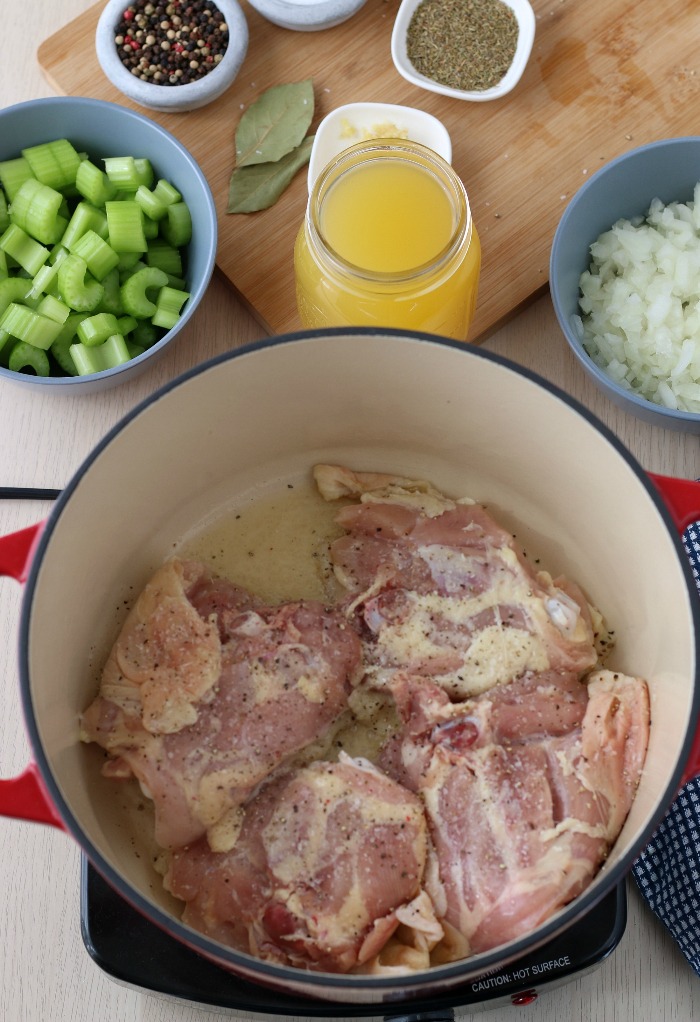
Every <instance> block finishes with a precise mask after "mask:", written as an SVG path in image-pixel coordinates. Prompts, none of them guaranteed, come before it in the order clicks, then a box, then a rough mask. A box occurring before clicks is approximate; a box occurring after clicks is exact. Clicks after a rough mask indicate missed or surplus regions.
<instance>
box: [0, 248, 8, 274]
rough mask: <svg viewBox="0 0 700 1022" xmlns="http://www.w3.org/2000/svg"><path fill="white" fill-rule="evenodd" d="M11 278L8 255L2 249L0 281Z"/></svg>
mask: <svg viewBox="0 0 700 1022" xmlns="http://www.w3.org/2000/svg"><path fill="white" fill-rule="evenodd" d="M9 276H10V271H9V270H8V268H7V255H6V253H5V252H3V250H2V249H1V248H0V280H7V278H8V277H9Z"/></svg>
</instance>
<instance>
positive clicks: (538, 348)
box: [0, 0, 700, 1022]
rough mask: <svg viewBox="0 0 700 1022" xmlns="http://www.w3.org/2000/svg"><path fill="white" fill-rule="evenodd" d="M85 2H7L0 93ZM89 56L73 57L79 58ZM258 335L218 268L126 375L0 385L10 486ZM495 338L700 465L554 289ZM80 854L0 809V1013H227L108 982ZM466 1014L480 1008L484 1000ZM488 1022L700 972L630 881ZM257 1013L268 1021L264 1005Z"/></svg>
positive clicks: (17, 752)
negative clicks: (612, 915) (516, 1001)
mask: <svg viewBox="0 0 700 1022" xmlns="http://www.w3.org/2000/svg"><path fill="white" fill-rule="evenodd" d="M88 6H89V3H88V0H60V2H54V3H52V2H49V0H21V2H18V3H14V4H12V3H10V2H9V0H3V4H2V15H3V17H2V34H1V35H0V103H1V104H2V105H3V106H9V105H10V104H12V103H16V102H20V101H23V100H27V99H33V98H36V97H39V96H48V95H51V94H52V90H51V88H50V87H49V86H48V84H47V83H46V82H45V80H44V79H43V77H42V75H41V72H40V70H39V67H38V64H37V61H36V48H37V46H38V44H39V42H40V41H41V40H42V39H44V38H46V37H48V36H50V35H51V34H52V33H53V32H55V31H56V30H57V29H59V28H60V27H61V26H62V25H64V24H65V23H66V22H68V21H69V20H71V19H72V18H73V17H75V16H77V15H78V14H80V12H81V11H82V10H84V9H85V8H86V7H88ZM79 59H80V55H79V54H76V60H79ZM260 336H261V329H260V327H259V326H258V325H257V324H256V323H255V322H254V321H253V320H252V319H251V317H250V316H249V314H248V313H247V312H246V311H245V310H244V309H243V308H242V307H241V305H240V304H239V303H238V302H237V300H236V298H235V297H234V296H233V294H232V292H231V291H230V290H229V288H228V287H227V286H226V285H225V284H224V283H223V282H222V281H221V280H218V279H214V281H213V283H212V285H211V288H210V290H209V292H208V294H207V296H206V299H205V301H204V303H203V305H202V306H201V309H200V310H199V311H198V313H197V316H196V317H195V318H194V321H193V322H191V323H190V325H189V328H188V329H187V331H186V333H185V335H184V336H183V337H182V338H181V339H180V341H179V342H178V344H177V345H176V347H175V350H174V351H173V352H172V354H168V355H167V356H166V357H165V358H164V359H163V360H161V362H160V363H159V364H158V365H157V366H155V367H154V368H153V369H152V370H150V371H149V372H147V373H146V374H145V375H142V376H141V377H140V378H139V379H138V380H137V381H136V382H134V383H133V384H131V385H125V386H122V387H118V388H116V389H114V390H112V391H108V392H106V393H104V394H101V395H96V396H94V397H82V398H80V399H79V400H78V399H74V398H70V397H68V398H65V397H60V398H59V397H56V398H54V397H52V396H46V398H45V399H44V398H42V399H37V397H36V396H34V395H33V394H31V393H29V392H27V391H25V390H23V389H21V388H19V387H14V386H10V385H7V384H3V385H2V386H1V387H0V483H1V484H4V485H13V484H14V485H26V486H51V487H61V486H63V485H64V484H65V483H66V482H67V481H68V480H69V479H70V477H71V476H72V474H73V472H74V471H75V469H76V468H77V467H78V466H79V465H80V463H81V462H82V460H83V458H84V457H85V456H86V455H87V454H88V452H89V451H90V450H91V449H92V447H93V446H94V444H95V443H96V442H97V441H98V440H99V439H100V438H101V437H102V436H103V435H104V433H105V432H106V431H107V430H108V429H109V428H110V427H111V426H112V425H113V424H114V423H115V422H117V421H118V420H119V419H120V418H121V417H122V415H123V414H124V413H125V412H127V411H128V410H129V409H130V408H131V407H133V406H134V405H135V404H136V403H137V402H138V401H139V400H141V399H142V398H143V397H145V396H146V395H147V394H149V393H150V392H151V391H152V390H153V389H154V388H156V387H157V386H159V385H160V384H161V383H164V382H166V381H167V380H169V379H171V378H172V377H174V376H176V375H177V374H179V373H180V372H182V371H184V370H185V369H187V368H189V367H190V366H191V365H194V364H196V363H197V362H199V361H201V360H202V359H204V358H206V357H209V356H210V355H214V354H217V353H219V352H223V351H226V350H228V349H230V348H232V347H235V346H236V345H237V344H240V343H244V342H247V341H250V340H254V339H256V338H258V337H260ZM487 347H488V348H490V349H492V350H494V351H498V352H501V353H503V354H506V355H508V356H509V357H511V358H513V359H514V360H515V361H518V362H520V363H522V364H524V365H526V366H528V367H530V368H533V369H536V370H538V371H539V372H540V373H542V375H544V376H546V377H549V378H551V379H552V380H554V381H556V382H557V383H559V384H560V385H561V386H563V387H564V388H565V389H566V390H567V391H569V392H570V393H572V394H573V395H575V396H576V397H578V398H579V399H580V400H581V401H582V402H583V403H584V404H586V405H587V406H589V407H590V408H591V409H592V410H593V411H594V412H595V413H596V414H597V415H598V416H599V417H600V418H601V419H602V420H603V421H604V422H605V423H606V424H607V425H608V426H610V428H611V429H612V430H614V431H615V432H616V433H617V435H618V436H619V437H620V438H621V439H622V441H623V442H624V443H625V444H626V445H627V446H628V447H629V448H630V449H631V451H632V452H633V453H634V454H635V455H636V457H637V458H638V459H639V461H640V462H641V464H642V465H643V466H644V467H645V468H646V469H648V470H650V471H655V472H663V473H666V474H669V475H676V476H679V477H686V478H693V477H700V442H699V440H698V438H696V437H690V436H685V435H683V434H677V433H673V432H669V431H665V430H660V429H656V428H653V427H651V426H647V425H646V424H642V423H640V422H638V421H637V420H635V419H633V418H631V417H630V416H628V415H626V414H624V413H623V412H621V411H619V410H617V409H616V408H614V407H613V406H611V405H610V404H609V403H608V402H607V400H606V399H605V398H603V397H602V396H601V395H600V394H598V393H597V392H595V391H594V390H593V388H592V387H591V386H590V385H589V383H588V381H587V380H586V379H585V378H584V376H583V373H582V371H581V370H580V368H579V367H578V365H577V363H576V362H575V360H574V359H573V357H572V356H571V355H570V354H569V352H568V350H567V349H566V347H565V344H564V341H563V339H562V337H561V335H560V333H559V331H558V328H557V325H556V322H555V319H554V314H553V311H552V307H551V302H550V300H549V297H548V296H546V297H543V298H541V299H540V300H539V301H537V302H536V303H535V304H533V305H531V306H530V307H529V308H528V309H527V310H526V311H524V312H523V313H521V314H520V315H519V316H518V317H517V318H516V319H514V320H513V321H512V322H511V323H509V324H508V325H507V326H506V327H505V328H503V329H502V330H501V331H500V332H498V333H497V334H496V335H494V336H493V337H492V338H491V339H490V340H489V341H488V342H487ZM49 509H50V504H48V503H45V502H30V501H2V502H0V535H4V534H7V533H10V532H13V531H15V530H17V529H20V528H22V527H24V526H26V525H30V524H32V523H34V522H36V521H39V520H41V519H42V518H43V517H44V516H45V515H46V514H47V513H48V512H49ZM21 598H22V593H21V589H20V587H19V586H18V585H17V584H16V583H15V582H13V581H11V580H9V579H0V636H1V637H2V642H0V686H1V689H2V712H1V713H0V773H1V774H2V775H3V776H12V775H14V774H16V773H18V772H19V771H20V770H21V768H22V767H23V766H24V764H25V762H26V761H27V759H28V757H29V751H28V746H27V743H26V740H25V738H24V732H23V724H22V717H21V711H20V705H19V696H18V681H17V670H16V633H17V624H18V617H19V609H20V603H21ZM79 865H80V863H79V852H78V849H77V846H76V845H75V844H74V843H73V841H72V840H71V839H70V838H69V837H67V836H66V835H65V834H63V833H62V832H60V831H57V830H54V829H53V828H50V827H44V826H42V825H38V824H29V823H22V822H18V821H13V820H5V819H0V890H1V891H2V892H3V898H4V911H2V912H0V1022H95V1020H99V1022H125V1020H142V1022H165V1020H167V1022H207V1020H213V1019H217V1018H220V1017H221V1015H220V1014H219V1013H215V1012H212V1011H211V1010H204V1009H201V1008H198V1007H196V1006H189V1005H181V1004H173V1003H172V1002H170V1001H167V1000H165V999H161V998H157V997H153V996H150V995H146V994H144V993H142V992H140V991H138V990H134V989H131V988H128V987H125V986H122V985H118V984H116V983H115V982H113V981H112V980H111V979H109V978H108V977H107V976H106V975H105V974H104V973H103V972H102V971H101V970H100V969H99V968H98V967H97V966H96V965H95V964H94V963H93V961H92V959H91V958H90V957H89V956H88V955H87V953H86V951H85V949H84V947H83V944H82V940H81V936H80V928H79V884H78V882H79ZM460 1017H462V1018H472V1017H478V1018H481V1017H484V1015H482V1014H481V1013H480V1012H479V1013H474V1014H466V1015H461V1014H460ZM485 1017H486V1018H488V1019H490V1020H491V1022H506V1020H508V1022H519V1020H524V1019H533V1020H534V1019H537V1020H538V1022H690V1020H691V1019H692V1018H696V1017H697V1018H700V984H699V983H698V980H697V978H696V977H695V975H694V973H693V972H692V971H691V969H690V967H689V966H688V965H687V963H686V961H685V959H684V958H683V956H682V955H681V953H680V951H679V950H678V948H677V947H676V945H675V944H674V942H673V941H672V940H671V938H670V937H669V935H668V934H667V932H666V931H665V929H664V928H663V927H662V926H661V925H660V924H659V923H658V922H657V921H656V919H655V918H654V917H653V916H652V915H651V913H650V912H649V911H648V910H647V909H646V907H645V906H644V905H643V904H642V902H641V900H640V898H639V896H638V894H637V892H636V889H635V887H634V885H633V884H630V889H629V916H628V923H627V928H626V931H625V934H624V936H623V938H622V941H621V943H620V945H619V946H618V948H617V950H616V951H615V952H614V953H613V954H612V955H611V956H610V957H609V958H608V959H607V960H606V961H605V962H604V963H603V964H602V965H601V966H600V967H599V968H597V969H596V970H595V971H594V972H592V973H590V974H588V975H585V976H582V977H580V978H578V979H576V980H574V981H572V982H570V983H568V984H566V985H565V986H562V987H559V988H557V989H555V990H551V991H548V992H546V993H543V994H542V996H540V998H539V999H538V1000H537V1001H536V1002H535V1004H533V1005H531V1006H529V1007H518V1008H513V1007H510V1006H508V1007H498V1008H495V1009H492V1010H490V1011H489V1012H488V1013H487V1014H486V1016H485ZM256 1018H258V1019H260V1018H261V1016H260V1015H258V1016H256Z"/></svg>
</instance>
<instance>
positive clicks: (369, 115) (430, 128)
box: [308, 103, 452, 192]
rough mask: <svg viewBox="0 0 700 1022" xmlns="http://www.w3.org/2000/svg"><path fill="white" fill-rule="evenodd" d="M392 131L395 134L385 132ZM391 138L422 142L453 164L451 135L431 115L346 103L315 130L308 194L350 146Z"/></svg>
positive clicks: (389, 105) (387, 106)
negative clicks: (326, 168) (319, 176)
mask: <svg viewBox="0 0 700 1022" xmlns="http://www.w3.org/2000/svg"><path fill="white" fill-rule="evenodd" d="M391 128H396V129H397V130H396V132H395V133H394V132H391V131H390V130H384V129H391ZM391 135H393V137H395V138H396V137H398V138H408V139H410V140H411V141H412V142H420V143H422V144H423V145H425V146H428V147H429V148H430V149H432V150H433V151H434V152H436V153H439V154H440V156H442V158H443V159H444V160H446V161H447V162H448V163H451V162H452V141H451V139H450V136H449V132H448V131H447V128H446V127H445V125H444V124H443V123H442V121H439V120H438V119H437V117H433V115H432V114H428V113H426V112H425V111H424V110H417V109H416V108H415V107H412V106H396V105H395V104H393V103H347V104H346V105H345V106H339V107H337V108H336V109H335V110H331V112H330V113H329V114H327V115H326V116H325V117H324V118H323V120H322V121H321V123H320V124H319V126H318V128H317V129H316V136H315V138H314V143H313V146H312V148H311V157H310V159H309V172H308V177H309V192H310V191H311V189H312V188H313V186H314V182H315V181H316V178H317V177H318V175H319V174H320V173H321V171H322V170H323V168H324V167H326V166H327V165H328V164H329V163H330V161H331V160H333V159H334V158H335V157H336V156H338V154H339V153H341V152H342V151H343V150H344V149H347V148H348V146H351V145H354V144H355V143H356V142H361V141H362V140H363V139H365V138H375V137H377V136H379V137H386V138H388V137H390V136H391Z"/></svg>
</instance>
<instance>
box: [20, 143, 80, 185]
mask: <svg viewBox="0 0 700 1022" xmlns="http://www.w3.org/2000/svg"><path fill="white" fill-rule="evenodd" d="M22 156H23V157H24V159H25V160H26V161H27V163H28V164H29V166H30V167H31V170H32V173H33V174H34V177H36V178H38V179H39V181H41V183H42V184H45V185H49V186H50V187H51V188H56V189H61V188H66V187H67V186H68V185H72V184H75V175H76V173H77V170H78V166H79V165H80V156H79V155H78V153H77V152H76V151H75V149H74V147H73V146H72V145H71V143H70V142H69V141H68V139H65V138H64V139H56V140H55V141H53V142H42V143H41V144H40V145H35V146H29V147H28V148H27V149H23V150H22Z"/></svg>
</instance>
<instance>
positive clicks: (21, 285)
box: [0, 277, 29, 318]
mask: <svg viewBox="0 0 700 1022" xmlns="http://www.w3.org/2000/svg"><path fill="white" fill-rule="evenodd" d="M28 284H29V281H27V280H24V279H23V278H22V277H8V278H7V279H6V280H2V281H0V318H1V317H2V315H3V313H4V312H5V309H6V308H7V307H8V305H9V304H10V302H22V303H24V304H25V305H26V304H27V302H26V298H27V292H28V290H29V287H28Z"/></svg>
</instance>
